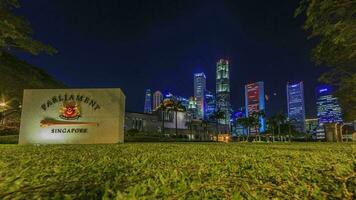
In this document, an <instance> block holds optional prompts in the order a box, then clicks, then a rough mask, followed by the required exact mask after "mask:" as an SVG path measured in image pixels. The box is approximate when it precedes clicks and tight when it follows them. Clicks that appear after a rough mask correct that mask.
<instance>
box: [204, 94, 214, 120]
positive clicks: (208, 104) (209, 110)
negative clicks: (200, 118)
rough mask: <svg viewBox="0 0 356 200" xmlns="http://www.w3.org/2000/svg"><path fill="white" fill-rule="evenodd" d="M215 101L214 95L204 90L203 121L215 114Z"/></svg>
mask: <svg viewBox="0 0 356 200" xmlns="http://www.w3.org/2000/svg"><path fill="white" fill-rule="evenodd" d="M215 108H216V99H215V95H214V94H213V93H212V92H210V91H208V90H206V91H205V119H209V118H210V116H211V115H212V114H213V113H214V112H215Z"/></svg>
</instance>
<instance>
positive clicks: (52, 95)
mask: <svg viewBox="0 0 356 200" xmlns="http://www.w3.org/2000/svg"><path fill="white" fill-rule="evenodd" d="M124 113H125V95H124V94H123V92H122V91H121V90H120V89H118V88H117V89H34V90H32V89H31V90H25V91H24V96H23V104H22V114H21V127H20V138H19V144H100V143H118V142H123V141H124Z"/></svg>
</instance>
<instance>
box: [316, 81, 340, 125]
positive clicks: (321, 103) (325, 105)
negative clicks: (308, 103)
mask: <svg viewBox="0 0 356 200" xmlns="http://www.w3.org/2000/svg"><path fill="white" fill-rule="evenodd" d="M316 93H317V102H316V105H317V116H318V123H319V125H323V124H324V123H338V122H342V117H341V107H340V105H339V103H338V101H337V98H336V97H334V96H333V89H332V88H331V87H330V86H327V85H323V86H319V87H317V89H316Z"/></svg>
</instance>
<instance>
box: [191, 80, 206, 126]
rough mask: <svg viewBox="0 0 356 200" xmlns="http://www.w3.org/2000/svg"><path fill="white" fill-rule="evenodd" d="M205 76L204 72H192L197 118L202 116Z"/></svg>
mask: <svg viewBox="0 0 356 200" xmlns="http://www.w3.org/2000/svg"><path fill="white" fill-rule="evenodd" d="M205 89H206V76H205V74H204V73H196V74H194V97H195V98H196V101H197V107H198V116H197V117H198V118H200V119H203V118H204V104H205Z"/></svg>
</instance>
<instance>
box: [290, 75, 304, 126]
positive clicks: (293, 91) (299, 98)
mask: <svg viewBox="0 0 356 200" xmlns="http://www.w3.org/2000/svg"><path fill="white" fill-rule="evenodd" d="M287 108H288V119H289V120H290V121H291V123H292V124H293V125H294V127H295V128H296V130H298V131H300V132H305V123H304V122H305V106H304V87H303V82H299V83H287Z"/></svg>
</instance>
